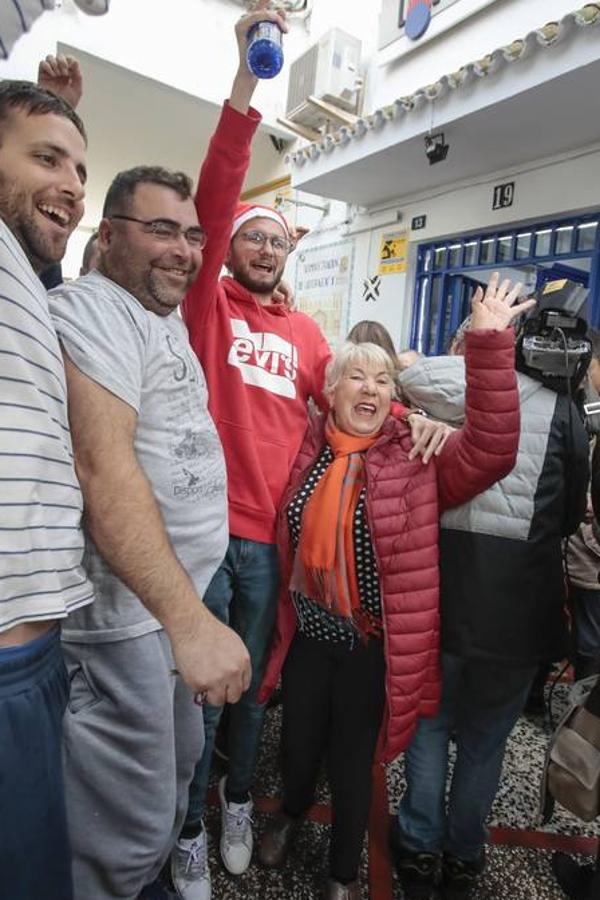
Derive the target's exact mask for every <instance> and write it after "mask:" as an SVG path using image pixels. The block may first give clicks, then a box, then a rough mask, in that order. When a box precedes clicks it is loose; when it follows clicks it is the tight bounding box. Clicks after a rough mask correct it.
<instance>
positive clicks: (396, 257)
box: [379, 231, 408, 275]
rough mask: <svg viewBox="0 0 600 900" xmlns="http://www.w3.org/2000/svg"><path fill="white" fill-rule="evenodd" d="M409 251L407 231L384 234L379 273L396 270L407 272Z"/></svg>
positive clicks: (380, 251) (388, 272)
mask: <svg viewBox="0 0 600 900" xmlns="http://www.w3.org/2000/svg"><path fill="white" fill-rule="evenodd" d="M407 252H408V238H407V236H406V231H396V232H392V233H390V234H383V235H382V236H381V243H380V246H379V274H380V275H390V274H392V273H394V272H406V256H407Z"/></svg>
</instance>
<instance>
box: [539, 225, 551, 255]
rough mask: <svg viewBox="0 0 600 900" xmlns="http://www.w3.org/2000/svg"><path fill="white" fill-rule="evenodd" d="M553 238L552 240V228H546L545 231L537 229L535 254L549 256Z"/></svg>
mask: <svg viewBox="0 0 600 900" xmlns="http://www.w3.org/2000/svg"><path fill="white" fill-rule="evenodd" d="M551 240H552V229H550V228H544V230H543V231H536V233H535V255H536V256H549V255H550V242H551Z"/></svg>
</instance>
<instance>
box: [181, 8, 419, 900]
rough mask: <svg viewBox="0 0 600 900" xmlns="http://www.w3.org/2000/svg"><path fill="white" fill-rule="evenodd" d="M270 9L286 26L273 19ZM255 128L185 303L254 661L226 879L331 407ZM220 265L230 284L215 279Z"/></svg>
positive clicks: (200, 872)
mask: <svg viewBox="0 0 600 900" xmlns="http://www.w3.org/2000/svg"><path fill="white" fill-rule="evenodd" d="M262 13H263V18H265V19H270V20H271V21H277V22H278V23H279V24H280V26H281V27H283V28H284V29H285V23H284V22H283V21H282V19H281V18H280V16H279V15H277V14H276V13H272V12H269V11H267V10H264V9H263V10H262ZM244 37H245V36H243V35H240V34H239V33H238V41H239V42H240V51H241V52H240V59H241V60H242V62H241V63H240V69H239V70H238V74H237V76H236V79H238V80H239V79H242V80H243V82H244V84H245V85H246V87H247V95H248V102H249V100H250V97H251V95H252V92H253V90H254V88H255V86H256V84H257V80H256V79H255V78H254V76H252V75H251V73H250V72H249V71H248V69H247V68H246V65H245V53H244V50H243V44H244ZM259 122H260V115H259V114H258V113H257V112H256V111H255V110H254V109H252V108H251V107H249V106H248V109H247V111H246V113H245V114H244V113H243V112H240V111H239V106H238V110H237V111H236V110H234V109H232V108H231V106H229V105H228V104H225V106H224V108H223V111H222V114H221V119H220V121H219V124H218V126H217V130H216V132H215V134H214V135H213V137H212V140H211V142H210V146H209V150H208V154H207V157H206V159H205V162H204V164H203V166H202V170H201V173H200V180H199V184H198V189H197V193H196V208H197V211H198V216H199V219H200V221H201V223H202V225H203V227H204V229H205V231H206V234H207V244H206V250H205V251H204V261H203V265H202V269H201V270H200V274H199V276H198V278H197V280H196V282H195V283H194V285H193V286H192V288H191V289H190V291H189V293H188V295H187V297H186V299H185V301H184V303H183V317H184V320H185V322H186V324H187V326H188V329H189V334H190V341H191V344H192V346H193V348H194V350H195V351H196V353H197V354H198V357H199V359H200V362H201V363H202V368H203V370H204V373H205V376H206V379H207V382H208V389H209V409H210V412H211V414H212V417H213V419H214V421H215V424H216V426H217V430H218V432H219V436H220V438H221V442H222V444H223V450H224V452H225V460H226V464H227V479H228V504H229V532H230V541H229V547H228V550H227V554H226V556H225V559H224V560H223V563H222V564H221V566H220V568H219V569H218V570H217V572H216V573H215V575H214V577H213V579H212V581H211V583H210V585H209V587H208V590H207V591H206V593H205V595H204V602H205V604H206V605H207V606H208V608H209V609H210V610H211V611H212V612H213V613H214V614H215V615H217V616H218V617H219V618H221V619H222V621H224V622H228V623H229V624H230V625H231V626H232V627H233V628H234V629H235V630H236V631H237V632H238V634H239V635H240V636H241V638H242V640H243V641H244V643H245V644H246V647H247V649H248V651H249V653H250V658H251V662H252V682H251V685H250V687H249V689H248V690H247V691H246V693H245V694H244V695H243V696H242V698H241V700H240V701H239V702H238V703H236V704H235V706H233V707H232V708H231V718H230V722H229V737H228V741H229V754H228V755H229V769H228V775H227V777H226V778H223V779H221V782H220V783H219V798H220V801H221V809H222V815H221V824H222V830H221V842H220V849H221V856H222V858H223V863H224V865H225V867H226V868H227V869H228V870H229V872H231V873H232V874H241V873H242V872H244V871H245V870H246V869H247V867H248V865H249V863H250V859H251V855H252V844H253V839H252V829H251V814H252V800H251V797H250V785H251V781H252V777H253V773H254V766H255V761H256V756H257V751H258V745H259V739H260V733H261V729H262V724H263V718H264V706H262V705H260V704H258V702H257V693H258V688H259V686H260V683H261V680H262V677H263V673H264V667H265V662H266V655H267V650H268V648H269V644H270V640H271V633H272V630H273V625H274V620H275V611H276V603H277V595H278V589H279V568H278V561H277V550H276V545H275V521H276V516H277V510H278V507H279V503H280V500H281V497H282V494H283V491H284V488H285V486H286V484H287V481H288V477H289V473H290V471H291V467H292V463H293V462H294V459H295V458H296V455H297V453H298V450H299V448H300V445H301V442H302V438H303V436H304V432H305V430H306V425H307V421H308V412H307V402H308V400H309V398H311V397H312V398H313V399H314V401H315V402H316V403H317V405H318V406H320V407H322V408H323V409H327V408H328V406H327V404H326V402H325V400H324V397H323V394H322V388H323V385H324V382H325V368H326V366H327V364H328V362H329V359H330V356H331V351H330V348H329V345H328V343H327V340H326V338H325V337H324V335H323V333H322V332H321V330H320V329H319V327H318V325H317V324H316V322H315V321H314V320H313V319H311V318H310V317H309V316H307V315H305V314H304V313H301V312H298V311H296V310H291V309H289V308H288V306H287V305H286V304H285V303H282V302H280V301H279V300H278V295H277V293H276V289H277V286H278V284H279V283H280V281H281V277H282V275H283V270H284V268H285V263H286V260H287V257H288V254H289V253H290V251H291V250H292V249H293V246H294V243H293V241H292V238H291V235H290V231H289V228H288V225H287V223H286V221H285V219H284V218H283V216H282V215H280V214H279V213H278V212H277V211H276V210H274V209H271V208H270V207H266V206H256V205H248V204H247V205H244V204H239V203H238V198H239V196H240V193H241V190H242V186H243V183H244V178H245V176H246V172H247V169H248V165H249V161H250V144H251V140H252V137H253V135H254V132H255V131H256V128H257V126H258V124H259ZM223 265H225V266H227V268H228V270H229V272H230V275H229V276H228V277H225V278H222V279H220V273H221V268H222V266H223ZM415 449H416V448H415ZM220 714H221V709H220V708H215V707H212V706H209V705H205V707H204V724H205V741H206V742H205V749H204V753H203V756H202V759H201V760H200V761H199V763H198V765H197V767H196V772H195V775H194V780H193V782H192V785H191V788H190V804H189V811H188V816H187V819H186V823H185V826H184V828H183V830H182V833H181V838H180V840H179V841H178V843H177V846H176V848H175V851H174V853H173V856H172V866H171V869H172V875H173V880H174V883H175V886H176V887H177V889H178V891H179V893H180V895H181V896H182V897H183V898H184V900H210V896H211V886H210V872H209V869H208V864H207V839H206V833H205V831H204V828H203V824H202V813H203V807H204V801H205V797H206V790H207V785H208V778H209V772H210V765H211V759H212V753H213V747H214V737H215V731H216V727H217V724H218V720H219V717H220Z"/></svg>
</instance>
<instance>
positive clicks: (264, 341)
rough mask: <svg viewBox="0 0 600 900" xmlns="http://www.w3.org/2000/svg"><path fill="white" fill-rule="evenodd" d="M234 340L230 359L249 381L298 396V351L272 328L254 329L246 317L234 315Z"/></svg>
mask: <svg viewBox="0 0 600 900" xmlns="http://www.w3.org/2000/svg"><path fill="white" fill-rule="evenodd" d="M230 321H231V330H232V331H233V343H232V345H231V347H230V350H229V355H228V357H227V362H228V363H229V365H231V366H236V368H238V369H239V370H240V373H241V376H242V379H243V381H244V383H245V384H251V385H253V386H254V387H260V388H263V389H264V390H265V391H269V392H270V393H271V394H278V395H279V396H280V397H290V398H291V399H295V398H296V385H295V381H296V375H297V374H298V351H297V349H296V347H294V345H293V344H291V343H290V342H289V341H286V340H285V339H284V338H282V337H280V336H279V335H278V334H273V333H272V332H269V331H250V328H249V326H248V323H247V322H245V321H244V320H243V319H231V320H230Z"/></svg>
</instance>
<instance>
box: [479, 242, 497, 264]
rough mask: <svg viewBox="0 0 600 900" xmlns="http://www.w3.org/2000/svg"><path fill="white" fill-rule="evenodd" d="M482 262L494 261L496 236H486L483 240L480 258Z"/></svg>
mask: <svg viewBox="0 0 600 900" xmlns="http://www.w3.org/2000/svg"><path fill="white" fill-rule="evenodd" d="M479 261H480V262H482V263H491V262H493V261H494V238H486V239H485V241H482V242H481V256H480V259H479Z"/></svg>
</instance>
